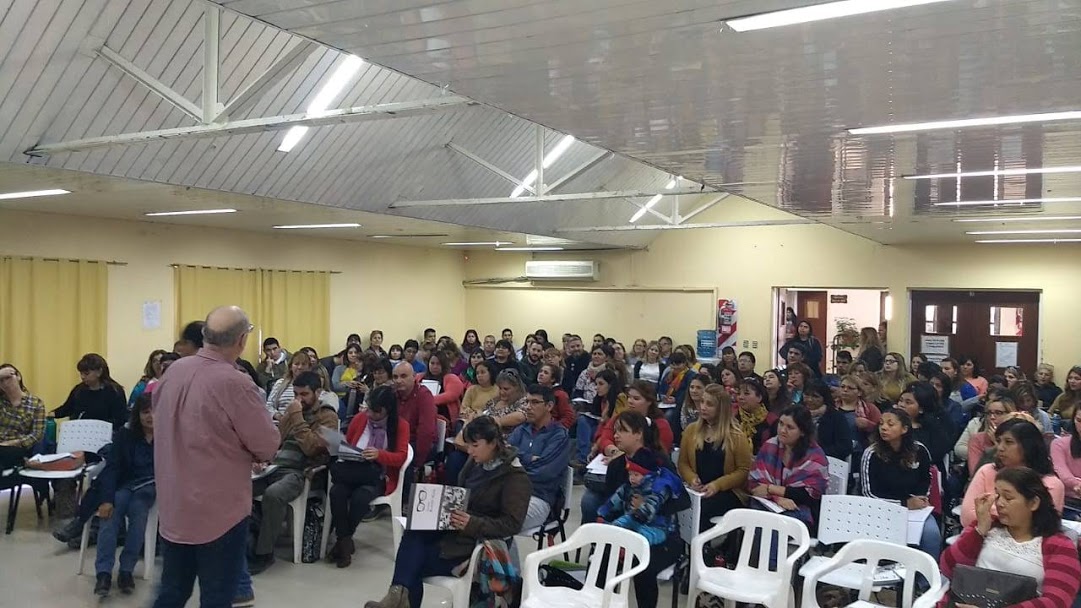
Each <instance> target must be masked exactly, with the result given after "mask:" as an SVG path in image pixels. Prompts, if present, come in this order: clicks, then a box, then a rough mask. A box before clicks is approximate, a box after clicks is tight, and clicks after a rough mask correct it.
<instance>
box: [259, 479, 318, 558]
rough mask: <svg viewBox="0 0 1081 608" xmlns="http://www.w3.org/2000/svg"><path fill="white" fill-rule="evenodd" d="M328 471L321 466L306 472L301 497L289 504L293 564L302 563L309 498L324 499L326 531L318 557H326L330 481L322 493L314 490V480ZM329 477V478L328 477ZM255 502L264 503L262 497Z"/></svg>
mask: <svg viewBox="0 0 1081 608" xmlns="http://www.w3.org/2000/svg"><path fill="white" fill-rule="evenodd" d="M325 470H327V467H326V465H320V466H317V467H312V468H310V469H308V470H306V471H304V489H303V490H302V491H301V492H300V495H299V496H297V497H296V498H294V499H293V500H292V501H290V502H289V511H290V513H292V515H293V522H292V525H291V526H290V528H291V530H292V532H293V563H294V564H299V563H300V551H301V549H303V548H304V515H305V514H307V512H308V499H309V498H322V499H323V513H324V515H323V526H324V531H323V535H322V538H321V539H320V543H321V544H320V546H319V551H318V555H326V553H325V551H326V545H327V543H326V538H327V534H326V530H325V526H326V515H325V514H326V513H328V512H329V511H330V479H327V487H326V488H325V489H324V490H323V491H322V492H317V491H313V490H312V478H313V477H315V476H316V475H317V474H319V473H321V472H323V471H325ZM328 477H329V476H328ZM255 500H257V501H262V500H263V497H262V496H256V497H255Z"/></svg>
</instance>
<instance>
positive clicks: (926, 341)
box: [920, 334, 950, 358]
mask: <svg viewBox="0 0 1081 608" xmlns="http://www.w3.org/2000/svg"><path fill="white" fill-rule="evenodd" d="M920 352H921V353H923V354H925V355H927V356H929V357H930V356H934V355H939V356H941V357H942V358H946V357H949V356H950V337H949V336H931V335H927V334H924V335H922V336H920Z"/></svg>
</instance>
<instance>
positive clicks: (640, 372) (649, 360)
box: [634, 342, 667, 384]
mask: <svg viewBox="0 0 1081 608" xmlns="http://www.w3.org/2000/svg"><path fill="white" fill-rule="evenodd" d="M666 367H667V364H666V363H665V362H664V361H662V360H661V347H660V345H659V344H657V343H656V342H650V343H649V345H648V346H647V347H646V356H645V357H643V358H642V359H640V360H639V361H638V363H635V364H634V379H635V380H646V381H648V382H652V383H654V384H656V383H658V382H660V380H661V375H662V374H663V373H664V370H665V368H666Z"/></svg>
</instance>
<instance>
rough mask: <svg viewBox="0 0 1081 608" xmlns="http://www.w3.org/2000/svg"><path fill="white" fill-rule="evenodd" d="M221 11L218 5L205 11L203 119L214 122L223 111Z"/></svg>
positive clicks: (206, 121)
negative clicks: (219, 85)
mask: <svg viewBox="0 0 1081 608" xmlns="http://www.w3.org/2000/svg"><path fill="white" fill-rule="evenodd" d="M220 26H221V11H220V10H219V9H218V8H217V7H213V8H211V7H207V8H206V9H205V10H204V11H203V112H202V116H203V120H202V122H205V123H209V122H213V119H214V117H215V116H217V115H218V114H220V113H221V110H222V109H221V107H220V106H221V104H219V103H218V43H219V42H221V38H220V36H219V28H220Z"/></svg>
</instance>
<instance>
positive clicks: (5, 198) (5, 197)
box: [0, 188, 71, 201]
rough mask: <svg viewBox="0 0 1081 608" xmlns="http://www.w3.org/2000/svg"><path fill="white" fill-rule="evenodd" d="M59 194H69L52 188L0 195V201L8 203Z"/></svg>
mask: <svg viewBox="0 0 1081 608" xmlns="http://www.w3.org/2000/svg"><path fill="white" fill-rule="evenodd" d="M59 194H71V192H69V191H67V190H61V189H59V188H54V189H52V190H27V191H25V192H5V193H3V194H0V201H8V200H12V199H16V198H36V197H39V196H56V195H59Z"/></svg>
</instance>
